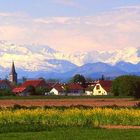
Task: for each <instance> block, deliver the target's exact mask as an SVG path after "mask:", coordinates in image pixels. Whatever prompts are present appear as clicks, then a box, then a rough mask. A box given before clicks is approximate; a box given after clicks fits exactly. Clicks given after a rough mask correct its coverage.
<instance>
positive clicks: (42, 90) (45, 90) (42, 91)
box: [35, 87, 49, 95]
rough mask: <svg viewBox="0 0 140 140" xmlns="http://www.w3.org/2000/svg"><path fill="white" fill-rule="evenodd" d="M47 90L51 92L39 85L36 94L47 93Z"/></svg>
mask: <svg viewBox="0 0 140 140" xmlns="http://www.w3.org/2000/svg"><path fill="white" fill-rule="evenodd" d="M45 92H49V90H48V89H47V88H44V87H37V88H36V89H35V95H45Z"/></svg>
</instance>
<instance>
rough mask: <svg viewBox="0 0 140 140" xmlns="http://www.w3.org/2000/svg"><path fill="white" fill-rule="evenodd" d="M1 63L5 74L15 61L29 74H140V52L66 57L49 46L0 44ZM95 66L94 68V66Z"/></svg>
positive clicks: (90, 53)
mask: <svg viewBox="0 0 140 140" xmlns="http://www.w3.org/2000/svg"><path fill="white" fill-rule="evenodd" d="M0 60H1V61H0V73H1V74H2V73H3V71H8V70H9V68H10V67H11V62H12V61H15V64H16V68H17V69H18V70H20V71H21V70H24V71H26V72H40V73H41V72H43V73H44V72H45V73H46V72H47V73H52V72H53V73H67V74H69V73H73V74H74V73H82V74H85V75H91V74H92V73H93V72H100V73H107V72H108V73H109V72H110V73H112V72H114V73H115V74H116V75H119V74H121V73H122V74H123V73H125V72H126V73H132V72H140V63H139V62H140V49H139V48H124V49H121V50H113V51H92V52H84V53H63V52H60V51H58V50H54V49H52V48H50V47H48V46H45V45H34V44H33V45H16V44H12V43H8V42H6V41H0ZM120 61H122V62H120ZM97 62H102V63H97ZM88 63H90V65H89V64H88ZM91 63H94V65H93V64H92V66H91ZM105 63H107V64H110V65H109V66H108V65H107V64H105ZM137 63H138V64H137ZM82 65H84V66H82ZM79 67H80V68H79ZM101 69H102V70H101ZM86 73H87V74H86ZM90 73H91V74H90ZM117 73H119V74H117Z"/></svg>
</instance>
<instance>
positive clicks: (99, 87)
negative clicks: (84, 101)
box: [85, 80, 112, 95]
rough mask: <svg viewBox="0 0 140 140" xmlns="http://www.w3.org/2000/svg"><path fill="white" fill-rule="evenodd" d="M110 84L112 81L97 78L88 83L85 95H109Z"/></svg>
mask: <svg viewBox="0 0 140 140" xmlns="http://www.w3.org/2000/svg"><path fill="white" fill-rule="evenodd" d="M111 86H112V81H107V80H99V81H95V82H94V83H92V84H91V85H89V86H88V87H87V88H86V90H85V93H86V94H87V95H109V94H110V90H111Z"/></svg>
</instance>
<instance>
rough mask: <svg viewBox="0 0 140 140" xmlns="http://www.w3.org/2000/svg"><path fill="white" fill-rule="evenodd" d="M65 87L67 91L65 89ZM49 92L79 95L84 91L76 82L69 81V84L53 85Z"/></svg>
mask: <svg viewBox="0 0 140 140" xmlns="http://www.w3.org/2000/svg"><path fill="white" fill-rule="evenodd" d="M65 88H67V91H66V89H65ZM50 93H52V94H54V95H66V94H67V95H81V94H82V93H84V88H83V87H82V86H81V85H80V84H77V83H70V84H59V83H57V84H56V85H54V86H53V88H52V90H51V91H50Z"/></svg>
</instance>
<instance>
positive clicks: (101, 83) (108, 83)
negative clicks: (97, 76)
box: [97, 80, 112, 92]
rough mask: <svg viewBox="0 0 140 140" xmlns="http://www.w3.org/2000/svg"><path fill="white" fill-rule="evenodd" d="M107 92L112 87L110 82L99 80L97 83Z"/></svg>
mask: <svg viewBox="0 0 140 140" xmlns="http://www.w3.org/2000/svg"><path fill="white" fill-rule="evenodd" d="M97 83H99V84H100V85H101V86H102V87H103V88H104V89H105V90H106V91H107V92H109V91H110V90H111V87H112V81H109V80H99V81H97Z"/></svg>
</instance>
